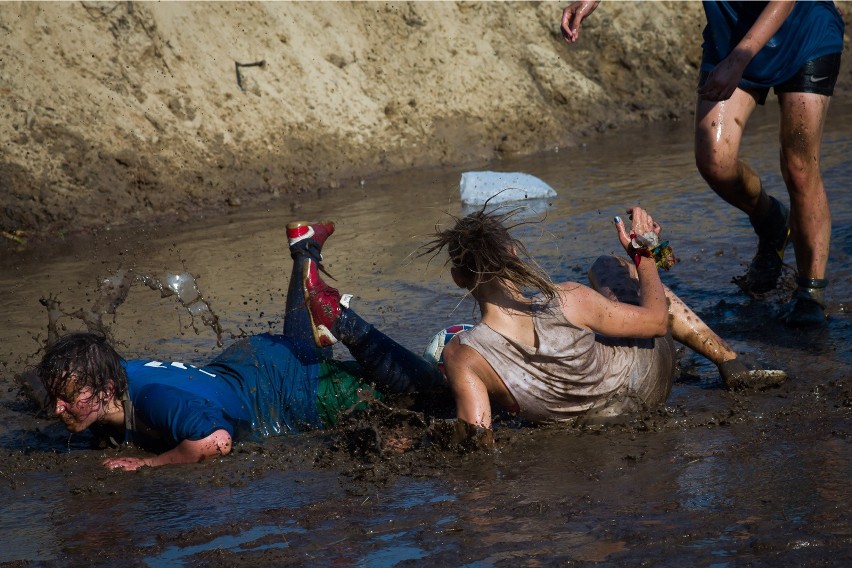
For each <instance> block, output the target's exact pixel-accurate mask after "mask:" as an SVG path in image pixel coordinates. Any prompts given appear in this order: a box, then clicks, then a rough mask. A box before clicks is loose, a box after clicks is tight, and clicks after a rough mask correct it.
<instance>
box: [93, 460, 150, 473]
mask: <svg viewBox="0 0 852 568" xmlns="http://www.w3.org/2000/svg"><path fill="white" fill-rule="evenodd" d="M103 465H104V466H105V467H107V468H109V469H123V470H124V471H136V470H137V469H139V468H140V467H143V466H146V465H149V464H148V461H147V460H144V459H142V458H108V459H105V460H104V461H103Z"/></svg>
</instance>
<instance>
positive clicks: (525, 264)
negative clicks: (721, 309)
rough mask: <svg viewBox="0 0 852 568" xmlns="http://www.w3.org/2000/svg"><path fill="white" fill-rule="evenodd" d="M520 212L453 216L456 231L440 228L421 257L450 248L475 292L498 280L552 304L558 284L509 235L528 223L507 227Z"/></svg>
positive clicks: (452, 260)
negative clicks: (513, 230) (539, 293)
mask: <svg viewBox="0 0 852 568" xmlns="http://www.w3.org/2000/svg"><path fill="white" fill-rule="evenodd" d="M486 205H487V204H486ZM517 212H518V210H517V209H512V210H509V211H504V212H502V213H497V212H490V213H486V212H485V207H483V208H482V209H481V210H479V211H477V212H476V213H471V214H470V215H467V216H466V217H462V218H458V217H456V216H454V215H450V217H452V218H453V219H455V225H454V226H453V228H451V229H444V230H440V227H439V226H436V227H435V233H434V234H433V235H432V236H433V237H434V238H433V240H431V241H430V242H428V243H426V244H425V245H423V252H422V253H421V255H428V254H432V255H433V257H434V256H435V255H437V254H438V253H439V252H440V251H441V250H443V249H444V248H446V249H447V252H448V253H449V258H448V259H447V263H448V264H451V265H452V266H453V267H454V268H456V269H457V270H460V271H461V272H462V275H463V276H465V277H466V278H467V279H470V280H471V281H472V282H473V285H472V286H471V287H470V288H471V290H475V289H476V288H477V287H478V286H480V285H481V284H485V283H487V282H490V281H492V280H494V279H495V278H497V279H499V280H502V281H504V282H506V283H509V284H511V285H513V286H515V287H516V288H517V289H518V290H519V291H521V290H523V289H525V288H527V289H533V290H538V291H539V292H541V293H542V294H543V295H544V296H545V297H546V298H547V300H548V301H550V300H552V299H553V298H555V297H557V296H558V294H559V290H558V288H557V287H556V284H554V283H553V280H551V279H550V277H549V276H548V275H547V273H546V272H545V271H544V270H542V268H541V267H540V266H539V265H538V263H536V262H535V261H534V260H533V259H532V258H531V257H530V255H529V253H528V252H527V249H526V247H524V245H523V243H521V241H519V240H518V239H516V238H514V237H512V235H511V234H510V233H509V231H511V230H512V229H514V228H516V227H519V226H522V225H526V224H528V223H527V222H517V223H514V224H507V222H508V221H510V220H511V219H512V217H513V216H514V215H515V214H516V213H517ZM513 249H514V251H515V252H514V253H513V252H512V250H513Z"/></svg>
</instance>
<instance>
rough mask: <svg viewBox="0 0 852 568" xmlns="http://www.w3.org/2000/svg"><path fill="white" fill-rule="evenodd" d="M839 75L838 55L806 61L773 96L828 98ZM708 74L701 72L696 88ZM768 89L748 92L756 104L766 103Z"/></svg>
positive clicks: (776, 88)
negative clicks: (803, 95) (785, 94)
mask: <svg viewBox="0 0 852 568" xmlns="http://www.w3.org/2000/svg"><path fill="white" fill-rule="evenodd" d="M839 74H840V53H832V54H830V55H824V56H822V57H817V58H816V59H813V60H811V61H808V62H807V63H805V64H804V65H802V67H801V68H800V69H799V70H798V71H797V72H796V74H795V75H793V77H792V78H791V79H789V80H788V81H786V82H784V83H781V84H780V85H776V86H775V87H774V89H775V94H776V95H777V94H778V93H814V94H817V95H825V96H826V97H830V96H831V95H833V94H834V85H835V83H837V76H838V75H839ZM708 75H709V73H707V72H706V71H702V72H701V75H700V76H699V78H698V86H699V87H700V86H702V85H704V83H705V82H706V81H707V76H708ZM769 89H770V88H769V87H766V88H763V89H760V88H757V89H754V88H752V89H749V92H750V93H752V94H753V95H754V97H755V98H756V99H757V104H759V105H762V104H763V103H765V102H766V96H767V95H768V94H769Z"/></svg>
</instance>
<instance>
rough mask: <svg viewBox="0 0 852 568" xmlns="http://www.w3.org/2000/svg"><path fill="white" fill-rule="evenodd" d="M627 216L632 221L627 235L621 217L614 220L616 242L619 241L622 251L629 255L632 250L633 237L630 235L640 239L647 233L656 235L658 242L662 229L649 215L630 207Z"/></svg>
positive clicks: (637, 208) (640, 209)
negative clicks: (616, 235) (616, 234)
mask: <svg viewBox="0 0 852 568" xmlns="http://www.w3.org/2000/svg"><path fill="white" fill-rule="evenodd" d="M627 214H628V215H629V216H630V218H631V219H632V220H633V225H632V227H631V230H630V232H629V233H628V231H627V228H626V227H625V226H624V221H623V220H622V219H621V217H616V218H615V228H616V230H617V231H618V240H619V241H621V246H623V247H624V251H625V252H626V253H627V254H628V255H629V254H631V252H632V249H633V237H631V235H634V236H640V237H641V236H643V235H645V234H647V233H652V234H654V235H656V236H657V240H659V235H660V231H662V227H660V225H659V223H657V222H656V221H654V218H653V217H651V215H650V213H648V212H647V211H645V210H644V209H642V208H641V207H632V208H630V209H628V210H627Z"/></svg>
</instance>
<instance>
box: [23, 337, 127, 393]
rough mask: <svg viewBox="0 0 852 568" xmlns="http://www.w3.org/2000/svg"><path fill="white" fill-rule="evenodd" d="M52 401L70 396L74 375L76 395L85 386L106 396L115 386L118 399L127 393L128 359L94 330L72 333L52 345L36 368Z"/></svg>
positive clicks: (114, 390) (114, 391)
mask: <svg viewBox="0 0 852 568" xmlns="http://www.w3.org/2000/svg"><path fill="white" fill-rule="evenodd" d="M36 370H37V371H38V375H39V378H40V379H41V382H42V383H43V384H44V388H45V389H47V393H48V395H49V396H50V398H51V400H53V399H56V398H57V397H61V398H63V399H64V398H66V397H67V396H68V393H67V392H65V389H67V385H68V381H69V379H71V376H72V374H73V376H74V396H76V395H77V394H78V393H79V392H80V391H81V390H83V388H85V387H89V388H90V389H92V396H94V397H99V398H104V397H105V396H106V395H107V393H108V392H109V391H110V388H112V389H113V394H114V396H115V397H116V398H120V397H121V396H123V395H124V393H125V392H127V373H126V372H125V370H124V359H122V357H121V356H120V355H119V354H118V353H117V352H116V350H115V349H113V347H112V346H111V345H110V344H109V342H108V341H107V339H106V338H105V337H103V336H101V335H97V334H94V333H69V334H68V335H65V336H63V337H60V338H59V339H58V340H57V341H56V342H55V343H54V344H53V345H51V346H50V347H49V348H48V349H47V351H46V352H45V354H44V357H42V359H41V362H40V363H39V364H38V366H37V367H36Z"/></svg>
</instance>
